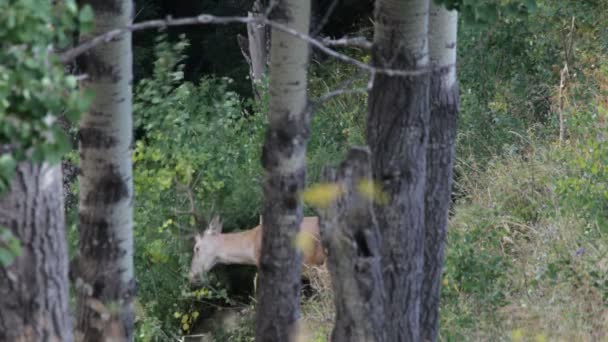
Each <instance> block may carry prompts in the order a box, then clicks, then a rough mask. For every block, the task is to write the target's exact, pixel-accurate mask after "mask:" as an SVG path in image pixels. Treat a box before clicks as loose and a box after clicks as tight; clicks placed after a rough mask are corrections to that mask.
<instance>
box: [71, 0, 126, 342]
mask: <svg viewBox="0 0 608 342" xmlns="http://www.w3.org/2000/svg"><path fill="white" fill-rule="evenodd" d="M86 3H89V4H90V5H91V7H92V8H93V11H94V13H95V30H94V32H92V33H91V34H92V35H95V34H99V33H101V32H106V31H109V30H111V29H114V28H117V27H123V26H126V25H128V24H130V23H131V21H132V15H133V6H132V2H131V1H109V2H103V1H93V0H89V1H86ZM80 62H81V63H82V66H83V70H84V71H85V72H86V74H88V75H89V81H88V82H87V83H86V85H85V87H86V88H87V89H88V90H90V91H91V92H92V93H93V94H94V96H95V98H94V100H93V103H92V105H91V109H90V111H89V112H88V113H86V114H84V115H83V117H82V119H81V123H80V130H79V133H78V140H79V149H80V160H81V161H80V162H81V170H82V172H81V175H80V177H79V181H80V201H79V202H80V203H79V220H80V222H79V232H80V237H79V241H78V255H77V259H76V261H75V264H74V267H75V269H74V270H73V271H74V272H73V273H74V276H75V277H76V284H75V285H76V290H77V307H76V310H77V311H76V313H77V326H76V331H77V333H76V337H77V339H78V340H83V341H87V342H88V341H106V339H107V338H115V339H117V340H121V341H130V340H132V339H133V297H134V295H135V280H134V278H133V179H132V164H131V142H132V139H133V137H132V127H133V124H132V94H131V92H132V85H131V82H132V79H133V73H132V54H131V34H130V33H127V34H124V35H121V36H120V37H118V38H116V39H114V40H112V41H111V42H109V43H108V44H106V45H103V46H99V47H96V48H94V49H92V50H91V51H90V52H89V53H87V54H86V55H85V56H84V57H83V58H82V60H81V61H80Z"/></svg>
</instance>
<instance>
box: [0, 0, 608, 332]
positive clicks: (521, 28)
mask: <svg viewBox="0 0 608 342" xmlns="http://www.w3.org/2000/svg"><path fill="white" fill-rule="evenodd" d="M606 6H607V5H606V4H604V3H602V2H593V1H591V2H585V3H580V4H579V3H559V4H558V3H553V2H543V1H538V8H536V9H535V11H533V12H532V13H530V14H529V15H528V16H526V17H509V16H501V17H498V18H497V19H498V21H497V22H496V23H495V24H493V25H489V26H488V25H486V26H483V27H482V28H479V27H472V26H470V25H467V24H466V23H465V24H462V25H461V32H460V35H459V43H458V44H459V51H460V54H459V77H460V84H461V88H460V89H461V115H460V122H459V133H458V147H457V154H458V159H457V163H456V170H455V171H456V172H455V174H456V179H455V185H454V198H455V203H454V205H453V208H452V216H451V221H450V230H449V236H448V249H447V251H446V266H445V272H444V279H443V293H442V300H443V302H442V311H441V315H442V318H441V319H442V321H441V340H443V341H473V340H513V341H523V340H535V341H553V340H564V341H571V340H592V339H593V338H595V339H596V340H601V339H602V338H606V336H607V335H606V334H608V309H607V308H608V247H607V246H608V185H607V184H608V166H607V161H608V144H607V142H608V127H607V124H608V101H607V98H608V67H606V61H607V60H608V48H606V47H607V46H608V32H607V31H606V29H605V27H604V26H605V23H606V22H608V17H607V15H608V8H606ZM572 17H575V20H576V30H575V31H574V32H575V38H574V54H573V58H571V59H569V60H568V63H569V71H570V74H569V75H570V77H569V78H568V79H567V83H566V87H565V88H564V91H563V93H562V94H563V98H562V99H561V100H563V101H562V103H563V106H562V107H561V108H560V107H559V105H558V104H559V103H560V98H559V96H558V87H559V83H560V70H561V68H562V67H563V63H564V61H565V56H564V51H563V46H564V41H565V40H566V38H565V37H566V36H567V35H568V33H569V31H570V23H571V20H572ZM602 25H604V26H602ZM186 47H187V43H186V42H185V41H184V40H181V41H180V42H178V43H176V44H170V43H168V42H167V39H166V37H164V36H162V37H160V38H158V39H157V41H156V47H155V54H154V58H153V60H154V61H155V62H154V71H153V73H152V76H150V77H148V78H143V79H141V80H140V81H139V82H138V84H137V86H136V87H135V98H134V102H135V120H136V128H137V138H138V139H137V141H136V144H135V152H134V166H135V171H134V182H135V187H136V194H137V197H136V213H135V221H136V228H135V234H136V236H135V241H136V261H135V262H136V268H137V277H138V283H139V297H138V314H137V329H138V331H137V334H136V336H137V338H138V340H141V341H157V340H160V341H163V340H167V339H169V338H171V337H173V336H178V335H181V334H183V333H189V332H192V331H193V328H194V327H196V326H198V325H200V323H201V322H203V321H204V320H205V319H206V318H208V317H209V316H210V315H211V314H212V312H213V311H214V310H215V308H216V307H218V306H219V307H222V306H238V307H249V309H248V310H246V312H245V313H243V314H241V315H240V316H239V317H240V318H239V320H238V324H237V326H238V327H237V328H236V329H232V330H228V329H223V328H218V329H217V330H216V337H218V340H225V341H251V340H252V336H253V330H254V329H253V320H252V317H251V312H252V311H251V305H253V304H251V303H250V302H249V300H248V299H249V298H248V295H250V292H249V291H250V290H251V287H250V284H251V278H252V270H251V269H250V268H238V267H237V268H230V269H229V270H230V271H228V269H227V268H221V267H220V268H218V270H217V271H214V272H212V274H210V275H209V277H208V279H206V280H205V282H204V284H203V286H202V287H200V288H197V289H192V288H191V287H190V285H189V284H188V283H187V280H186V274H187V270H188V267H189V262H190V258H191V251H190V249H191V247H192V242H191V241H190V237H191V234H192V233H193V232H195V231H200V230H201V229H203V228H204V227H202V226H201V225H202V224H204V221H205V220H204V219H205V218H208V217H209V216H210V215H211V214H212V213H219V214H221V215H222V217H223V219H224V226H225V229H226V230H227V231H231V230H237V229H245V228H250V227H253V226H255V225H256V224H257V223H258V213H259V206H260V203H261V186H260V182H261V176H262V174H261V166H260V153H261V144H262V141H263V135H264V129H265V122H266V121H265V120H266V118H265V116H266V111H267V108H266V103H265V101H261V102H252V101H249V100H245V99H243V98H242V97H241V96H239V95H238V94H236V93H235V92H233V91H231V90H230V89H233V88H231V86H230V85H231V82H232V81H231V80H230V79H217V78H204V79H202V80H200V81H198V82H197V83H191V82H187V81H185V80H184V69H183V68H184V67H183V58H184V56H183V53H184V49H185V48H186ZM355 53H356V54H358V55H359V57H361V58H366V56H365V55H364V53H362V52H355ZM311 69H312V70H311V79H310V86H309V88H310V92H311V96H312V97H313V99H314V98H316V97H318V96H321V95H322V94H324V93H326V92H327V91H328V90H332V89H335V88H339V87H340V86H341V84H343V83H345V82H347V81H348V80H349V79H351V78H353V77H354V76H355V75H356V73H357V70H355V69H354V68H352V67H349V66H344V65H341V64H338V63H335V62H331V61H325V62H323V63H322V64H313V67H312V68H311ZM365 83H366V82H365V79H358V80H356V81H355V82H354V83H352V84H349V87H354V88H356V87H364V86H365ZM366 110H367V105H366V96H365V95H362V94H355V95H347V96H338V97H335V98H333V99H331V100H329V101H327V102H325V103H324V104H323V105H322V106H320V107H318V108H317V111H316V112H315V114H314V118H313V125H312V126H313V127H312V131H311V133H312V138H311V141H310V144H309V152H308V160H307V162H308V165H309V183H312V182H314V181H316V180H317V179H318V177H319V174H320V170H321V168H322V166H323V165H325V164H333V163H336V162H337V161H339V160H340V159H341V157H342V154H343V152H344V151H345V149H346V148H347V146H348V145H351V144H361V143H363V142H364V133H365V115H366ZM559 110H561V111H562V112H563V113H564V116H565V118H566V121H565V132H566V136H565V139H564V140H563V141H561V142H560V141H559V139H558V132H559V121H558V117H559V115H558V111H559ZM72 157H73V156H72ZM0 166H1V165H0ZM191 200H192V203H193V205H194V209H195V210H196V211H198V212H199V213H202V214H203V217H198V218H197V217H194V216H191V215H181V214H178V213H177V212H180V211H189V210H190V209H191ZM307 211H308V213H312V211H310V210H309V209H307ZM72 214H73V213H72ZM72 217H73V216H72ZM235 279H237V280H236V281H235ZM312 279H313V283H314V287H315V288H316V289H317V291H316V293H315V294H314V295H313V296H312V297H311V298H307V299H305V300H304V302H303V307H302V311H303V319H304V322H305V323H306V326H307V327H308V329H307V330H308V332H309V333H310V339H311V340H313V341H325V340H327V338H328V336H329V333H330V331H331V319H332V317H333V302H332V296H331V287H330V286H329V282H328V278H327V275H326V274H315V275H314V276H313V277H312ZM244 284H247V285H244Z"/></svg>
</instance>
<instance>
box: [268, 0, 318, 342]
mask: <svg viewBox="0 0 608 342" xmlns="http://www.w3.org/2000/svg"><path fill="white" fill-rule="evenodd" d="M309 16H310V2H309V0H279V1H277V2H276V4H275V7H274V8H273V11H272V13H271V19H272V20H275V21H278V22H281V23H283V24H285V25H287V26H289V27H291V28H292V29H294V30H297V31H299V32H308V26H309ZM308 54H309V50H308V45H307V43H306V42H304V41H302V40H299V39H295V38H293V37H292V36H290V35H288V34H286V33H283V32H280V31H278V30H273V31H272V42H271V52H270V55H271V56H270V112H269V127H268V131H267V132H266V141H265V143H264V147H263V151H262V166H263V167H264V170H265V179H264V208H263V217H264V230H263V232H264V233H263V237H262V252H261V260H260V268H259V284H260V286H259V288H258V292H257V295H258V296H257V298H258V304H257V320H256V340H257V341H262V342H263V341H289V340H291V339H292V338H294V337H295V336H294V334H295V333H296V326H297V320H298V318H299V300H300V269H301V262H302V254H301V253H300V252H297V251H296V249H295V246H294V243H293V242H294V239H295V237H296V234H297V233H298V231H299V227H300V223H301V221H302V217H303V210H302V204H301V200H300V193H301V191H302V190H303V188H304V184H305V178H306V145H307V143H308V137H309V130H310V128H309V126H310V113H309V106H308V103H307V97H306V86H307V85H306V83H307V82H306V72H307V65H308Z"/></svg>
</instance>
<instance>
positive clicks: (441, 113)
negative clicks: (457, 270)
mask: <svg viewBox="0 0 608 342" xmlns="http://www.w3.org/2000/svg"><path fill="white" fill-rule="evenodd" d="M457 22H458V14H457V12H456V11H448V10H446V9H445V8H444V7H443V6H438V5H434V4H433V5H431V15H430V26H429V27H430V32H429V45H430V56H431V65H432V66H433V72H432V74H431V88H430V91H431V93H430V97H431V120H430V133H429V146H428V150H427V183H426V184H427V185H426V198H425V201H426V203H425V224H426V230H425V235H426V237H425V243H424V281H423V283H422V316H421V326H422V338H423V340H424V341H437V337H438V335H439V299H440V292H441V273H442V270H443V259H444V249H445V240H446V235H447V225H448V211H449V207H450V195H451V189H452V169H453V164H454V153H455V151H454V143H455V140H456V121H457V115H458V82H457V77H456V33H457Z"/></svg>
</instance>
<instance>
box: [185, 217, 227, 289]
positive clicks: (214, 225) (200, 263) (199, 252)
mask: <svg viewBox="0 0 608 342" xmlns="http://www.w3.org/2000/svg"><path fill="white" fill-rule="evenodd" d="M221 233H222V221H221V220H220V217H219V216H215V217H214V218H213V219H212V220H211V222H210V223H209V226H208V227H207V229H206V230H205V231H204V232H203V233H200V234H197V235H196V236H195V237H194V238H195V243H194V254H193V256H192V263H191V265H190V272H189V273H188V279H189V280H190V282H195V281H196V278H197V277H198V276H199V275H200V274H201V273H204V272H208V271H209V270H210V269H211V268H213V266H215V264H216V263H217V261H218V254H219V249H220V244H219V243H218V238H219V235H220V234H221Z"/></svg>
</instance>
